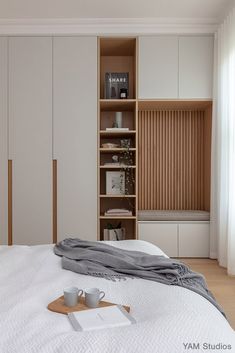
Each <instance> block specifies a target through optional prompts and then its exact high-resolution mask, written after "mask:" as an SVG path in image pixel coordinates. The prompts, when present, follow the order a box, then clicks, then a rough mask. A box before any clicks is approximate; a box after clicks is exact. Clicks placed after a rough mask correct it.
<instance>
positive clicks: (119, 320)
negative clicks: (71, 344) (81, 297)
mask: <svg viewBox="0 0 235 353" xmlns="http://www.w3.org/2000/svg"><path fill="white" fill-rule="evenodd" d="M68 318H69V320H70V322H71V324H72V326H73V328H74V329H75V330H76V331H92V330H98V329H104V328H110V327H120V326H128V325H131V324H135V323H136V320H135V319H134V318H133V317H132V316H131V315H130V314H129V313H128V312H127V311H126V310H125V309H124V308H123V306H121V305H112V306H106V307H103V308H96V309H89V310H83V311H75V312H73V313H69V314H68Z"/></svg>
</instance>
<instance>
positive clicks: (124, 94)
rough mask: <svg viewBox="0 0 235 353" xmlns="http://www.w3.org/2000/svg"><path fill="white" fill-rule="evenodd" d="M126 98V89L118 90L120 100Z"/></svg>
mask: <svg viewBox="0 0 235 353" xmlns="http://www.w3.org/2000/svg"><path fill="white" fill-rule="evenodd" d="M127 97H128V89H127V88H121V89H120V99H127Z"/></svg>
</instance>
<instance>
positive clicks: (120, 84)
mask: <svg viewBox="0 0 235 353" xmlns="http://www.w3.org/2000/svg"><path fill="white" fill-rule="evenodd" d="M123 88H125V89H126V91H127V92H128V88H129V73H128V72H106V73H105V92H104V97H105V99H119V98H120V91H121V89H123ZM126 98H127V97H126Z"/></svg>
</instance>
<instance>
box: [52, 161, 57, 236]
mask: <svg viewBox="0 0 235 353" xmlns="http://www.w3.org/2000/svg"><path fill="white" fill-rule="evenodd" d="M52 167H53V243H56V242H57V160H56V159H54V160H53V161H52Z"/></svg>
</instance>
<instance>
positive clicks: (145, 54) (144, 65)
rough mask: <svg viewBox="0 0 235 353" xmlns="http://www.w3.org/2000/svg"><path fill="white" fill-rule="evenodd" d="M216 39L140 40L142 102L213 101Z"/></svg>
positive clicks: (163, 37)
mask: <svg viewBox="0 0 235 353" xmlns="http://www.w3.org/2000/svg"><path fill="white" fill-rule="evenodd" d="M213 41H214V39H213V36H179V37H178V36H141V37H140V38H139V98H140V99H177V98H178V99H211V98H212V77H213V74H212V73H213Z"/></svg>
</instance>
